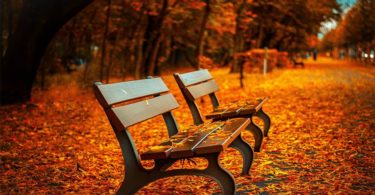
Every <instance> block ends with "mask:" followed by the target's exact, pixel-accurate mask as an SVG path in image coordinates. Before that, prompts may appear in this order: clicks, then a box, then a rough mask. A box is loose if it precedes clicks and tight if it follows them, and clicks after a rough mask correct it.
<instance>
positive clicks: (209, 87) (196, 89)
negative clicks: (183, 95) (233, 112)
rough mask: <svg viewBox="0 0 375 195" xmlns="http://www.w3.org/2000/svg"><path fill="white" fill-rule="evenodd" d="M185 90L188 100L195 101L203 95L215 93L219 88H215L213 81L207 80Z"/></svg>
mask: <svg viewBox="0 0 375 195" xmlns="http://www.w3.org/2000/svg"><path fill="white" fill-rule="evenodd" d="M186 90H187V92H188V93H189V94H190V98H191V99H192V100H196V99H198V98H200V97H202V96H204V95H208V94H210V93H213V92H216V91H217V90H219V87H218V86H217V84H216V82H215V80H209V81H207V82H204V83H200V84H197V85H192V86H189V87H187V88H186Z"/></svg>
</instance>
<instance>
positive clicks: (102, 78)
mask: <svg viewBox="0 0 375 195" xmlns="http://www.w3.org/2000/svg"><path fill="white" fill-rule="evenodd" d="M107 3H108V4H107V6H108V7H107V12H106V19H105V28H104V34H103V39H102V57H101V60H100V81H103V80H104V66H105V64H104V62H105V57H106V55H107V54H106V52H107V36H108V29H109V19H110V16H111V0H108V1H107Z"/></svg>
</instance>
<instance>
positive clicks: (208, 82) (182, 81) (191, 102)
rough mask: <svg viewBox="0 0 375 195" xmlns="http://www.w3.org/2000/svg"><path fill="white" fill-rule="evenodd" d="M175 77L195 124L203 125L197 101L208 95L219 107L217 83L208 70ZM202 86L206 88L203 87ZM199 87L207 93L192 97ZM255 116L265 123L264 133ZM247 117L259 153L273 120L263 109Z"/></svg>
mask: <svg viewBox="0 0 375 195" xmlns="http://www.w3.org/2000/svg"><path fill="white" fill-rule="evenodd" d="M173 76H174V78H175V80H176V82H177V84H178V86H179V88H180V90H181V92H182V94H183V96H184V99H185V101H186V103H187V104H188V106H189V109H190V111H191V114H192V116H193V119H194V124H202V123H203V122H204V121H203V116H202V114H201V112H200V111H199V108H198V105H197V104H196V102H195V101H196V100H197V99H199V98H201V97H203V96H205V95H208V96H209V97H210V101H211V104H212V107H213V108H214V109H215V108H217V107H219V105H220V103H219V100H218V98H217V96H216V94H215V92H216V91H218V89H219V88H218V86H217V83H216V81H215V80H214V79H213V77H212V75H211V74H210V72H209V71H208V70H207V69H200V70H198V71H194V72H189V73H184V74H179V73H175V74H174V75H173ZM202 84H203V85H205V86H203V85H202ZM198 85H201V86H202V89H201V91H202V90H206V92H207V93H205V92H202V93H200V94H196V95H192V94H191V87H192V86H198ZM189 88H190V89H189ZM253 116H256V117H258V118H260V119H261V120H262V121H263V124H264V128H263V132H262V130H261V129H260V127H259V126H258V125H257V124H256V123H254V121H253ZM247 117H248V118H249V119H250V124H249V125H248V126H247V127H246V129H247V130H249V131H250V132H251V133H252V134H253V135H254V139H255V147H254V151H255V152H259V151H260V148H261V146H262V142H263V137H268V132H269V129H270V127H271V118H270V117H269V115H268V114H267V113H265V112H264V111H263V108H262V107H260V108H258V109H257V110H256V112H255V113H253V114H249V115H247ZM220 120H221V119H220Z"/></svg>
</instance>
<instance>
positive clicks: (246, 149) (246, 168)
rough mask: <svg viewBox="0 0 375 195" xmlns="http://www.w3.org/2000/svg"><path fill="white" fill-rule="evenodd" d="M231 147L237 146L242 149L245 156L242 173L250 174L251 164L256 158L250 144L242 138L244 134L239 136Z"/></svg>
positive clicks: (241, 151) (239, 149)
mask: <svg viewBox="0 0 375 195" xmlns="http://www.w3.org/2000/svg"><path fill="white" fill-rule="evenodd" d="M230 147H233V148H236V149H237V150H238V151H240V153H241V155H242V157H243V166H242V173H241V174H242V175H250V169H251V165H252V164H253V160H254V151H253V149H252V148H251V146H250V144H249V143H247V142H246V141H245V140H243V139H242V136H241V135H240V136H238V137H237V138H236V139H235V140H234V141H233V142H232V144H231V145H230Z"/></svg>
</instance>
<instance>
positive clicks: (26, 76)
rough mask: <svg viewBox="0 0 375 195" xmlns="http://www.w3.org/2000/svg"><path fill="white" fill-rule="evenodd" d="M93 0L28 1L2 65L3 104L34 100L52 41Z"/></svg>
mask: <svg viewBox="0 0 375 195" xmlns="http://www.w3.org/2000/svg"><path fill="white" fill-rule="evenodd" d="M92 1H93V0H69V1H67V0H54V1H45V0H27V1H24V5H23V9H22V11H21V15H20V17H19V18H18V24H17V27H16V30H15V31H14V33H13V35H12V39H11V40H9V44H8V49H7V51H6V53H5V56H4V59H3V60H4V61H3V65H2V66H1V71H0V74H1V78H0V104H12V103H18V102H25V101H28V100H30V97H31V89H32V85H33V82H34V80H35V77H36V73H37V70H38V67H39V65H40V62H41V58H42V57H43V54H44V52H45V50H46V48H47V46H48V44H49V42H50V41H51V39H52V38H53V36H54V35H55V34H56V32H57V31H58V30H59V29H60V28H61V27H62V26H63V25H64V24H65V23H66V22H67V21H68V20H69V19H70V18H72V17H73V16H74V15H76V14H77V13H78V12H79V11H80V10H82V9H83V8H84V7H86V6H87V5H88V4H90V3H91V2H92ZM25 32H27V36H25Z"/></svg>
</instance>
